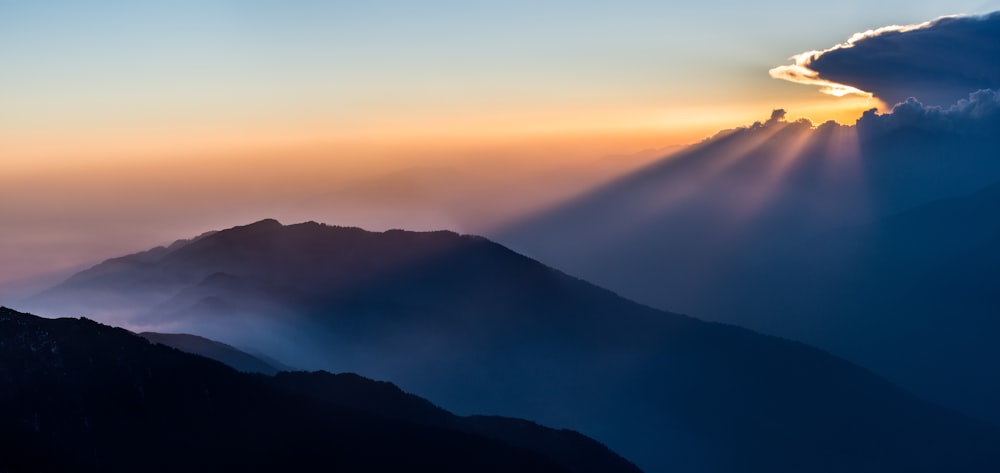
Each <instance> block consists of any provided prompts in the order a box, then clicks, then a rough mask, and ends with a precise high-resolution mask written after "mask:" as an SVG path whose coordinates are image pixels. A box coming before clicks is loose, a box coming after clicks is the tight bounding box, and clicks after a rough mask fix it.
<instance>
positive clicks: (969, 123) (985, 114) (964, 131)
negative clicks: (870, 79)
mask: <svg viewBox="0 0 1000 473" xmlns="http://www.w3.org/2000/svg"><path fill="white" fill-rule="evenodd" d="M857 127H858V131H859V133H861V135H862V136H873V135H882V134H886V133H890V132H892V131H895V130H899V129H903V128H908V129H913V130H919V131H921V132H926V133H931V134H944V133H948V134H956V135H963V136H968V135H989V134H995V133H996V130H1000V92H998V91H997V90H991V89H983V90H979V91H976V92H973V93H972V94H969V96H968V98H965V99H962V100H959V101H958V102H957V103H955V104H953V105H951V106H950V107H947V108H945V107H940V106H935V105H926V104H924V103H921V102H920V101H919V100H917V99H915V98H912V97H911V98H908V99H906V100H905V101H903V102H900V103H898V104H896V106H895V107H893V109H892V113H888V114H879V113H878V111H877V110H875V109H872V110H869V111H867V112H865V113H864V115H862V117H861V118H859V119H858V121H857Z"/></svg>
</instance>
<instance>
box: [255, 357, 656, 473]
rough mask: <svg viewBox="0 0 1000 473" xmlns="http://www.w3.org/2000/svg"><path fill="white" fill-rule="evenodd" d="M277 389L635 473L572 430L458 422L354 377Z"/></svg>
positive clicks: (582, 466)
mask: <svg viewBox="0 0 1000 473" xmlns="http://www.w3.org/2000/svg"><path fill="white" fill-rule="evenodd" d="M275 382H276V383H275V384H276V385H278V386H280V387H281V388H283V389H287V390H291V391H294V392H296V393H300V394H303V395H306V396H310V397H313V398H316V399H320V400H324V401H329V402H331V403H333V404H336V405H338V406H345V407H351V408H354V409H358V410H361V411H365V412H371V413H373V414H377V415H379V416H381V417H385V418H389V419H397V420H405V421H409V422H413V423H417V424H421V425H430V426H435V427H441V428H446V429H452V430H458V431H461V432H468V433H470V434H475V435H481V436H483V437H487V438H493V439H497V440H500V441H502V442H504V443H506V444H508V445H512V446H515V447H518V448H524V449H526V450H530V451H538V452H540V453H541V454H542V455H543V456H545V457H546V458H547V459H549V460H551V461H552V462H553V463H555V464H557V465H559V466H562V467H564V468H566V469H567V470H569V471H573V472H578V473H587V472H594V473H596V472H607V471H615V472H623V473H624V472H630V471H633V472H638V471H639V469H638V468H636V467H635V466H633V465H631V464H629V463H628V462H627V461H625V460H624V459H622V458H621V457H619V456H618V455H616V454H614V453H613V452H611V451H610V450H608V449H607V448H606V447H604V446H603V445H601V444H599V443H597V442H595V441H594V440H592V439H590V438H588V437H586V436H584V435H581V434H579V433H577V432H574V431H572V430H565V429H563V430H554V429H547V428H544V427H541V426H539V425H538V424H536V423H534V422H530V421H526V420H521V419H514V418H510V417H499V416H467V417H457V416H454V415H452V414H451V413H449V412H448V411H445V410H444V409H441V408H440V407H437V406H435V405H433V404H431V403H430V402H428V401H426V400H424V399H422V398H419V397H417V396H414V395H412V394H407V393H405V392H403V391H402V390H400V389H399V388H397V387H396V386H394V385H393V384H391V383H386V382H373V381H371V380H368V379H365V378H362V377H360V376H358V375H355V374H336V375H333V374H329V373H326V372H322V371H319V372H313V373H306V372H285V373H279V374H278V375H277V377H276V378H275Z"/></svg>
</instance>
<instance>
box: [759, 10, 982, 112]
mask: <svg viewBox="0 0 1000 473" xmlns="http://www.w3.org/2000/svg"><path fill="white" fill-rule="evenodd" d="M997 58H1000V12H994V13H991V14H988V15H984V16H954V17H944V18H939V19H937V20H934V21H930V22H927V23H923V24H919V25H909V26H888V27H884V28H879V29H877V30H870V31H866V32H864V33H858V34H855V35H854V36H853V37H851V38H850V39H849V40H848V41H847V42H846V43H843V44H839V45H836V46H834V47H832V48H830V49H827V50H825V51H810V52H806V53H802V54H799V55H796V56H794V57H793V59H794V60H795V64H794V65H788V66H781V67H777V68H774V69H772V70H771V76H772V77H775V78H779V79H784V80H789V81H792V82H798V83H804V84H813V85H820V86H822V87H823V91H824V92H826V93H832V94H834V95H844V94H845V93H864V92H863V91H867V92H870V93H872V94H874V95H875V96H876V97H878V98H880V99H882V100H883V101H884V102H886V103H887V104H889V105H892V104H896V103H901V102H905V101H906V99H908V98H910V97H915V98H917V99H918V100H920V101H921V102H922V103H924V104H928V105H939V106H948V105H950V104H952V103H954V102H955V101H956V100H958V99H960V98H962V97H965V96H967V95H968V94H969V93H970V92H973V91H976V90H980V89H996V88H998V87H1000V61H998V60H997Z"/></svg>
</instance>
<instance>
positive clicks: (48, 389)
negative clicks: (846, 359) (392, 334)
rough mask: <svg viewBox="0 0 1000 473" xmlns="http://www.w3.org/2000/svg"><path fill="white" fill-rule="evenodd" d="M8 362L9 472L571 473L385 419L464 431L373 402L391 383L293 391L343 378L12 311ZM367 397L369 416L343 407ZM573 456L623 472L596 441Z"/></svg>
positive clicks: (0, 389) (521, 454)
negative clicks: (274, 372) (279, 370)
mask: <svg viewBox="0 0 1000 473" xmlns="http://www.w3.org/2000/svg"><path fill="white" fill-rule="evenodd" d="M0 360H2V361H3V363H2V364H0V446H2V451H3V455H0V471H11V472H20V471H275V470H277V471H289V470H291V471H305V470H315V469H317V468H320V469H331V470H336V471H455V472H465V471H537V472H550V471H551V472H556V471H572V470H564V469H562V468H560V467H558V466H555V465H554V464H552V463H550V462H549V461H547V460H545V458H544V456H543V455H544V454H545V453H544V452H542V453H536V452H539V451H542V450H544V449H538V448H535V447H531V448H532V450H531V451H529V450H526V449H520V448H515V447H512V446H509V445H508V444H506V443H504V442H501V441H498V440H491V439H490V438H488V437H487V436H482V435H475V434H470V433H467V432H462V431H459V430H457V429H454V428H449V427H447V426H444V425H443V423H440V422H434V423H431V422H428V423H423V422H420V419H417V417H416V416H410V417H411V419H407V420H401V418H402V417H403V416H392V415H389V416H383V415H381V414H379V413H378V412H380V411H383V410H386V411H387V412H399V411H403V412H405V411H408V410H409V409H410V408H409V407H397V406H395V405H394V403H395V402H397V401H398V400H400V399H404V400H409V401H410V402H412V403H414V404H417V405H420V406H422V408H425V409H427V410H429V411H435V412H437V413H438V415H440V416H441V417H442V418H445V419H447V418H449V417H450V418H453V416H450V414H448V413H447V412H445V411H441V410H439V409H437V408H435V407H434V406H432V405H430V404H429V403H427V402H426V401H423V400H421V399H419V398H415V397H412V396H409V395H406V394H405V393H401V392H398V391H394V393H395V394H394V395H392V396H382V397H380V398H377V399H373V398H371V397H367V396H366V394H365V393H369V392H380V391H387V390H388V391H392V390H393V388H392V387H391V386H387V385H385V384H384V383H376V382H373V381H369V380H365V379H363V378H360V377H350V379H351V382H350V383H338V384H337V385H336V386H326V387H327V388H328V389H324V390H322V391H318V392H313V388H310V387H308V386H304V385H303V384H302V383H287V384H288V386H286V385H285V384H286V383H284V382H283V381H284V380H285V379H289V378H287V377H292V378H295V377H305V378H312V379H323V378H324V377H328V378H334V379H336V377H333V376H332V375H328V374H312V375H309V374H288V375H284V376H285V377H283V378H272V377H266V376H262V375H247V374H241V373H238V372H236V371H234V370H232V369H230V368H228V367H226V366H223V365H222V364H220V363H217V362H214V361H211V360H207V359H205V358H202V357H200V356H195V355H189V354H186V353H182V352H180V351H177V350H174V349H171V348H168V347H165V346H162V345H152V344H150V343H149V342H147V341H146V340H144V339H142V338H140V337H138V336H135V335H134V334H131V333H130V332H128V331H125V330H123V329H117V328H112V327H108V326H105V325H101V324H98V323H96V322H92V321H89V320H86V319H42V318H39V317H34V316H31V315H27V314H22V313H18V312H15V311H12V310H10V309H7V308H0ZM350 390H354V391H356V392H346V393H345V392H344V391H350ZM362 397H366V398H367V401H366V402H367V405H366V408H364V409H356V408H353V406H351V405H350V403H345V402H338V401H342V400H344V399H352V398H354V399H359V398H362ZM505 422H506V421H505ZM511 422H514V421H511ZM486 430H488V429H484V431H486ZM531 430H532V435H536V436H545V435H549V434H546V432H549V430H548V429H545V428H543V427H540V426H537V425H536V426H534V428H533V429H531ZM551 432H552V434H551V435H556V436H565V435H566V434H565V433H563V432H555V431H551ZM498 433H499V436H505V435H506V432H498ZM488 435H489V434H488ZM575 445H576V446H579V447H581V448H598V452H597V453H596V455H598V456H600V457H601V458H602V459H603V460H604V461H605V462H606V464H607V465H615V463H614V461H613V459H614V458H617V457H615V456H614V454H612V453H610V452H608V451H607V450H606V449H603V447H601V446H600V445H598V444H596V443H594V442H593V441H586V440H584V441H580V442H577V443H576V444H575ZM546 448H548V447H546ZM629 467H630V465H629V464H628V463H626V462H624V461H623V460H620V459H619V460H618V463H617V465H615V467H612V468H610V469H608V470H603V471H628V469H629ZM580 471H592V470H580Z"/></svg>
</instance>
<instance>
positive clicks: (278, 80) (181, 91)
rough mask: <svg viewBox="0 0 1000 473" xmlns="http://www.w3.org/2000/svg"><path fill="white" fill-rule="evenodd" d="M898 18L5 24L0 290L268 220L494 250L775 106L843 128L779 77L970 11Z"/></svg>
mask: <svg viewBox="0 0 1000 473" xmlns="http://www.w3.org/2000/svg"><path fill="white" fill-rule="evenodd" d="M970 1H971V0H970ZM888 3H891V2H888ZM888 3H886V2H883V3H879V4H877V5H873V4H871V2H868V1H864V0H844V1H843V2H841V4H840V8H839V9H838V10H837V11H836V12H832V13H824V21H823V22H822V25H820V26H817V24H816V23H815V22H805V21H797V20H801V18H803V17H808V16H809V15H810V14H815V11H816V10H817V8H823V7H824V6H825V4H818V3H816V4H809V2H801V1H792V0H779V1H776V2H769V3H766V4H763V5H758V4H750V3H745V2H742V3H741V2H733V3H729V4H727V5H725V9H726V14H724V15H720V14H719V9H718V8H717V6H714V5H713V6H710V7H706V6H704V5H696V4H676V3H673V4H672V3H670V2H654V1H652V0H622V1H619V2H592V1H578V2H561V1H559V2H529V1H527V0H511V1H508V2H493V3H490V2H451V1H444V0H429V1H427V2H401V1H398V0H384V1H382V0H380V1H376V2H360V3H352V4H350V5H348V4H346V3H343V2H304V1H299V0H289V1H286V2H271V1H265V2H235V3H234V2H222V1H215V0H198V1H195V0H176V1H172V2H158V1H155V0H151V1H148V2H109V1H106V0H95V1H93V2H65V1H58V0H37V1H32V2H0V64H3V68H2V72H0V220H2V221H3V222H4V225H5V226H4V230H5V231H4V232H3V234H2V235H0V282H2V281H7V280H11V279H17V278H21V277H25V276H28V275H31V274H32V273H39V272H45V271H47V270H50V269H53V268H64V267H67V266H72V265H74V264H78V263H79V262H82V261H89V260H93V259H95V258H103V257H109V256H114V255H118V254H121V253H122V252H127V251H134V250H139V249H142V248H146V247H149V246H151V245H152V244H162V243H166V242H169V240H171V239H173V238H180V237H185V236H190V235H191V234H194V233H197V232H200V231H206V230H211V229H216V228H220V227H224V226H228V225H237V224H241V223H246V221H248V220H252V219H257V218H265V217H277V218H279V219H282V220H285V221H290V222H291V221H301V220H321V221H326V222H328V223H333V224H350V225H362V226H368V227H370V228H374V229H384V228H390V227H407V228H417V229H431V228H450V229H454V230H459V231H470V232H471V231H481V230H483V229H488V228H491V227H492V226H495V225H498V224H500V223H502V222H505V221H509V220H510V219H512V218H516V217H517V216H518V215H522V214H524V213H527V212H532V211H536V210H537V209H539V208H542V207H544V206H546V205H552V204H554V203H556V202H559V201H560V200H561V199H566V198H569V197H570V196H573V195H575V194H578V193H580V192H584V191H585V190H586V189H587V188H589V187H591V186H596V185H600V184H601V183H602V182H606V181H607V180H609V179H613V178H614V177H616V176H619V175H621V173H623V172H627V171H628V170H630V169H634V168H635V167H637V166H641V165H642V164H644V163H647V162H649V161H650V160H653V159H657V158H660V157H663V155H665V154H667V153H669V152H670V151H671V150H675V149H676V147H677V146H682V145H688V144H693V143H698V142H700V141H702V140H704V139H705V138H707V137H710V136H712V135H714V134H715V133H717V132H718V131H720V130H722V129H729V128H734V127H739V126H747V125H750V124H752V123H753V122H754V121H757V120H763V119H766V117H767V116H768V115H769V114H770V111H771V110H772V109H775V108H783V109H785V110H787V111H788V115H789V120H795V119H797V118H808V119H810V120H812V122H813V123H815V124H819V123H822V122H824V121H826V120H836V121H838V122H840V123H844V124H852V123H854V120H855V119H856V118H857V117H859V116H860V115H861V113H862V112H863V111H865V110H867V109H870V108H872V107H880V104H878V103H877V101H875V100H874V99H871V98H869V97H864V96H860V95H852V94H847V95H845V96H843V97H832V96H825V95H819V94H816V93H815V92H814V91H812V90H800V89H805V88H801V87H795V86H793V85H790V84H787V83H783V82H781V81H775V80H772V79H770V78H769V77H768V75H767V69H768V68H770V67H771V66H773V65H774V64H777V63H780V62H781V61H782V60H783V58H785V57H787V56H788V54H790V53H793V52H795V51H799V50H805V49H808V48H815V47H822V46H823V45H828V44H833V42H834V41H837V40H838V38H843V32H844V31H856V30H858V29H864V28H869V27H870V28H874V27H877V26H879V25H884V24H890V23H893V22H901V21H908V20H909V21H920V20H923V19H926V18H931V17H934V16H938V15H940V14H943V13H949V11H944V10H945V9H949V10H950V9H954V8H959V9H961V8H963V7H964V9H965V10H974V9H975V8H977V7H978V5H973V4H968V5H941V4H939V3H938V2H930V1H918V2H913V1H910V2H907V3H906V4H905V5H906V8H905V9H904V10H905V12H904V13H903V14H902V16H900V15H901V13H900V8H898V6H893V5H889V4H888ZM859 18H861V19H863V23H862V24H859ZM775 19H785V20H788V21H784V20H782V21H780V22H775ZM792 19H795V20H796V21H792ZM779 24H780V27H778V25H779ZM838 90H843V89H838Z"/></svg>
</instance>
